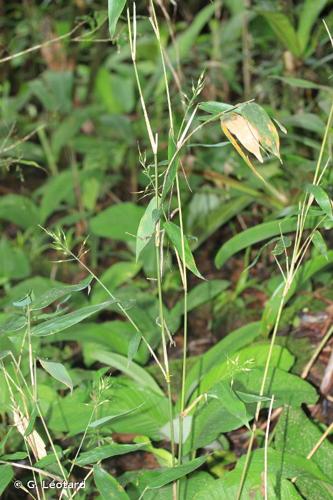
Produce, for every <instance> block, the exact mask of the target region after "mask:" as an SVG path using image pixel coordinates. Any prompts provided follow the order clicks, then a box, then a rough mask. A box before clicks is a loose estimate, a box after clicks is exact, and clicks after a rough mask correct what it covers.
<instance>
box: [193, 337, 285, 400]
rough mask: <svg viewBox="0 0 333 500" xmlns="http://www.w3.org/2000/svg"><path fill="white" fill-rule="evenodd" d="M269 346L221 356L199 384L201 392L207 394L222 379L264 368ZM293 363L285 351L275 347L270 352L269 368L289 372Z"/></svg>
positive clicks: (266, 344) (259, 346)
mask: <svg viewBox="0 0 333 500" xmlns="http://www.w3.org/2000/svg"><path fill="white" fill-rule="evenodd" d="M269 350H270V344H269V343H264V344H259V343H257V344H254V345H251V346H248V347H245V348H244V349H241V350H240V351H237V352H236V353H234V354H232V355H228V357H226V356H223V355H222V356H221V358H220V360H219V363H218V364H216V365H215V366H213V367H212V368H211V369H210V370H209V371H208V372H207V373H206V374H205V375H204V376H203V377H202V380H201V382H200V390H201V392H207V391H208V390H210V389H211V387H213V385H214V384H216V382H218V381H219V380H223V379H228V378H230V377H231V378H233V377H234V376H237V374H238V373H241V372H242V371H244V370H245V371H247V370H251V369H253V368H256V367H260V366H265V363H266V360H267V356H268V353H269ZM293 363H294V356H292V355H291V354H290V353H289V352H288V350H287V349H285V348H284V347H281V346H279V345H275V346H274V347H273V351H272V358H271V366H278V367H279V368H282V369H283V370H289V369H290V368H291V367H292V365H293Z"/></svg>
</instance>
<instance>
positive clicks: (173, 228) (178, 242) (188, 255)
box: [164, 222, 204, 279]
mask: <svg viewBox="0 0 333 500" xmlns="http://www.w3.org/2000/svg"><path fill="white" fill-rule="evenodd" d="M164 229H165V231H166V233H167V235H168V237H169V239H170V241H171V243H172V244H173V245H174V247H175V248H176V250H177V252H178V255H179V257H180V259H182V260H183V251H182V236H181V229H180V227H179V226H177V225H176V224H174V223H173V222H165V223H164ZM184 247H185V265H186V267H187V268H188V269H189V270H190V271H191V272H192V273H193V274H195V276H197V277H198V278H201V279H204V277H203V276H202V275H201V274H200V272H199V271H198V268H197V266H196V263H195V260H194V257H193V254H192V252H191V249H190V245H189V243H188V240H187V238H186V236H185V235H184Z"/></svg>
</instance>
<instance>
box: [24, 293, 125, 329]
mask: <svg viewBox="0 0 333 500" xmlns="http://www.w3.org/2000/svg"><path fill="white" fill-rule="evenodd" d="M116 302H117V301H116V300H108V301H107V302H102V304H98V305H96V306H86V307H82V308H81V309H78V310H77V311H74V312H71V313H68V314H64V315H63V316H59V317H56V318H54V319H51V320H49V321H45V322H44V323H41V324H39V325H37V326H34V327H33V328H32V329H31V333H32V335H35V336H36V337H43V336H46V335H52V334H53V333H58V332H61V331H63V330H66V328H69V327H71V326H73V325H76V324H77V323H80V322H81V321H83V320H84V319H86V318H89V317H90V316H92V315H94V314H97V313H98V312H100V311H102V310H103V309H107V308H108V307H109V306H110V305H111V304H115V303H116Z"/></svg>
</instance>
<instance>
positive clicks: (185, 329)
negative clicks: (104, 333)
mask: <svg viewBox="0 0 333 500" xmlns="http://www.w3.org/2000/svg"><path fill="white" fill-rule="evenodd" d="M176 190H177V200H178V210H179V224H180V234H181V249H182V256H181V261H182V266H183V267H182V270H181V276H182V280H183V290H184V310H183V316H184V320H183V321H184V322H183V362H182V387H181V395H180V413H179V449H178V460H179V463H181V462H182V459H183V456H182V451H183V427H184V416H183V412H184V410H185V382H186V365H187V336H188V313H187V270H186V258H185V235H184V223H183V213H182V200H181V194H180V187H179V176H178V173H177V174H176Z"/></svg>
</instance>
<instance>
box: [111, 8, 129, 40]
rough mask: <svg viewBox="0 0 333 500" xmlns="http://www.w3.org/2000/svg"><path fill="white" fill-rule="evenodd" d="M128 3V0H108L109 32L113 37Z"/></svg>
mask: <svg viewBox="0 0 333 500" xmlns="http://www.w3.org/2000/svg"><path fill="white" fill-rule="evenodd" d="M125 5H126V0H108V17H109V32H110V37H111V38H113V37H114V34H115V32H116V27H117V22H118V19H119V17H120V16H121V13H122V11H123V10H124V7H125Z"/></svg>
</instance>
